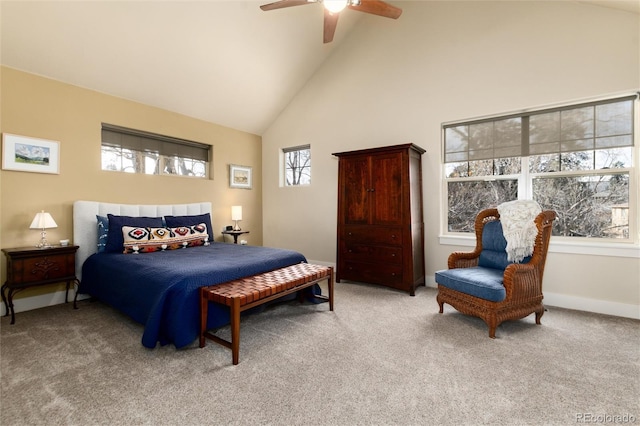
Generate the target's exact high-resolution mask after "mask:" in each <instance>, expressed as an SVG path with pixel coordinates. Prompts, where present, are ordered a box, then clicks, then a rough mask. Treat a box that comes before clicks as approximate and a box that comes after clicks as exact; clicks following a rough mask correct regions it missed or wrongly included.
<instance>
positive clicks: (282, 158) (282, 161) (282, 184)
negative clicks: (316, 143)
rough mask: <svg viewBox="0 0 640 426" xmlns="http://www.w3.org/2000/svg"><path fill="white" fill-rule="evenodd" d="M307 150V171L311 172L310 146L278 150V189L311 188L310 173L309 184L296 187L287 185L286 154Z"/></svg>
mask: <svg viewBox="0 0 640 426" xmlns="http://www.w3.org/2000/svg"><path fill="white" fill-rule="evenodd" d="M303 150H309V166H308V168H309V171H311V163H312V162H313V159H312V156H311V144H304V145H296V146H290V147H286V148H281V149H280V173H279V174H280V187H282V188H304V187H310V186H311V173H309V183H305V184H298V185H287V154H288V153H290V152H294V151H303Z"/></svg>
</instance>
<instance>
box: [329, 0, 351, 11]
mask: <svg viewBox="0 0 640 426" xmlns="http://www.w3.org/2000/svg"><path fill="white" fill-rule="evenodd" d="M348 4H349V0H324V7H325V9H327V10H328V11H329V12H331V13H339V12H341V11H342V10H343V9H344V8H345V7H347V5H348Z"/></svg>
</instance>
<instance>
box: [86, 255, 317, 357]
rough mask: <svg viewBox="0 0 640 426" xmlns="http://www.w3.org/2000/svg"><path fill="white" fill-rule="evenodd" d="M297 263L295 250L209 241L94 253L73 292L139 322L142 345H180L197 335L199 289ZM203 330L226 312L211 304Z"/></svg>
mask: <svg viewBox="0 0 640 426" xmlns="http://www.w3.org/2000/svg"><path fill="white" fill-rule="evenodd" d="M300 262H306V259H305V257H304V256H303V255H302V254H300V253H298V252H295V251H291V250H283V249H275V248H269V247H257V246H243V245H236V244H227V243H212V244H211V245H209V246H201V247H190V248H186V249H179V250H169V251H163V252H156V253H141V254H121V253H96V254H93V255H91V256H90V257H89V258H88V259H87V260H86V261H85V263H84V264H83V265H82V281H81V283H80V286H79V290H78V291H79V292H80V293H85V294H89V295H91V296H93V297H95V298H96V299H98V300H101V301H103V302H105V303H107V304H109V305H111V306H113V307H115V308H116V309H118V310H120V311H122V312H124V313H125V314H127V315H129V316H130V317H131V318H133V319H134V320H135V321H137V322H139V323H141V324H143V325H144V333H143V335H142V344H143V345H144V346H146V347H148V348H153V347H155V346H156V344H157V343H158V342H160V344H161V345H165V344H168V343H173V344H174V345H175V346H176V348H181V347H183V346H186V345H188V344H190V343H192V342H193V341H194V340H195V339H196V338H197V337H198V336H199V334H200V301H199V288H200V287H203V286H207V285H213V284H220V283H223V282H226V281H230V280H234V279H238V278H242V277H247V276H251V275H255V274H259V273H262V272H267V271H270V270H273V269H277V268H282V267H285V266H289V265H293V264H296V263H300ZM207 321H208V328H209V329H211V328H217V327H221V326H223V325H225V324H228V323H229V311H228V309H227V308H226V307H224V306H219V305H216V304H211V305H210V307H209V316H208V320H207Z"/></svg>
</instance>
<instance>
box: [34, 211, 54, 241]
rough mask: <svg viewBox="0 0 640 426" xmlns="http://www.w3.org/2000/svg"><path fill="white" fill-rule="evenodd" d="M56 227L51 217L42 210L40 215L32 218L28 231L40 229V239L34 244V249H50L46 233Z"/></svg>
mask: <svg viewBox="0 0 640 426" xmlns="http://www.w3.org/2000/svg"><path fill="white" fill-rule="evenodd" d="M57 227H58V225H57V224H56V221H55V220H53V217H51V215H50V214H49V213H48V212H45V211H44V210H42V211H41V212H40V213H36V217H34V218H33V222H31V226H29V229H40V232H41V238H40V242H39V243H38V244H36V247H39V248H48V247H51V244H49V243H48V242H47V231H46V229H49V228H57Z"/></svg>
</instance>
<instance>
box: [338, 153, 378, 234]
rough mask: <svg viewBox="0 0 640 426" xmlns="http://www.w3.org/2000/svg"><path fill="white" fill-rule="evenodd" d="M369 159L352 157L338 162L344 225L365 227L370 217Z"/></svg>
mask: <svg viewBox="0 0 640 426" xmlns="http://www.w3.org/2000/svg"><path fill="white" fill-rule="evenodd" d="M370 181H371V178H370V158H369V157H366V156H365V157H354V158H349V159H348V160H347V161H341V162H340V183H341V185H342V188H340V190H341V191H343V196H342V198H341V200H342V204H343V205H342V206H341V208H342V210H341V214H342V215H343V220H344V222H343V223H344V224H347V225H366V224H368V223H369V217H370V207H369V202H370V194H371V191H370V190H371V183H370Z"/></svg>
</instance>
